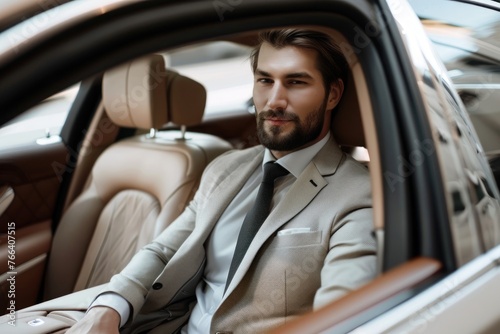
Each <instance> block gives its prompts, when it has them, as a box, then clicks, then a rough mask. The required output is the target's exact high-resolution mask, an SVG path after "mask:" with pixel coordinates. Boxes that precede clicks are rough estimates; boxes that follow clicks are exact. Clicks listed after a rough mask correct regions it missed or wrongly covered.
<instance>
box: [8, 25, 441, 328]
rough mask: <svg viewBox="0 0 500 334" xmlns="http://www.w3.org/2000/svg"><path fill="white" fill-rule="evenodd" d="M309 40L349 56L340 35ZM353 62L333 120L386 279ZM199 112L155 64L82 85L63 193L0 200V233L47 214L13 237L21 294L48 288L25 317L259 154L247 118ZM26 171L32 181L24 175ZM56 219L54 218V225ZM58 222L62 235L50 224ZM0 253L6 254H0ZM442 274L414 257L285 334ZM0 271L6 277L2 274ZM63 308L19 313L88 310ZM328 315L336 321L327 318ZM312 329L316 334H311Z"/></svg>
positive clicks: (101, 275)
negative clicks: (221, 171) (209, 175)
mask: <svg viewBox="0 0 500 334" xmlns="http://www.w3.org/2000/svg"><path fill="white" fill-rule="evenodd" d="M314 28H315V29H321V30H323V31H326V32H328V33H329V34H331V35H332V36H333V37H334V38H335V39H336V40H337V41H339V43H343V44H344V45H349V43H348V42H347V40H346V39H345V38H344V37H343V35H341V34H340V33H338V32H337V31H334V30H330V29H326V28H318V27H314ZM255 36H256V32H252V33H249V34H241V35H234V36H229V37H228V38H227V40H229V41H231V42H236V43H239V44H244V45H249V46H252V45H255V41H256V39H255ZM348 60H349V64H350V67H351V72H350V77H349V81H348V83H347V85H346V90H345V92H344V97H343V99H342V102H341V104H340V105H339V106H338V107H337V110H336V114H335V117H334V119H333V123H332V133H333V136H334V137H335V138H336V140H337V142H338V144H339V145H340V146H342V148H343V149H344V151H345V152H347V153H350V154H354V152H356V150H355V149H356V148H359V147H362V148H365V149H367V151H368V152H369V159H366V158H361V162H362V163H364V164H365V165H366V166H367V168H369V170H370V173H371V182H372V193H373V207H374V233H375V235H376V237H377V241H378V247H379V252H380V253H379V255H380V256H379V257H378V258H379V268H380V272H381V273H382V267H383V263H382V261H383V256H382V252H383V248H384V232H383V231H384V224H383V222H384V205H385V203H383V198H384V196H383V193H382V192H383V185H382V183H383V178H382V175H383V173H382V168H381V166H380V164H379V163H378V161H379V159H378V157H379V154H380V152H379V144H378V143H377V134H376V131H375V124H374V119H373V110H372V103H371V101H370V93H369V90H368V86H367V83H366V78H365V73H364V70H363V68H362V66H361V64H360V62H359V61H358V60H357V58H356V55H355V54H354V53H351V54H350V55H349V59H348ZM101 94H102V98H100V97H99V96H100V95H101ZM96 96H97V97H98V98H97V99H96ZM96 100H97V102H98V103H97V104H96ZM205 102H206V91H205V89H204V88H203V86H202V85H201V84H200V83H198V82H196V81H195V80H193V79H191V78H188V77H186V76H183V75H181V74H179V73H177V72H175V71H173V70H171V69H168V68H167V66H166V63H165V60H164V57H163V56H162V55H159V54H149V55H147V56H143V57H141V58H138V59H135V60H133V61H131V62H127V63H125V64H122V65H120V66H118V67H116V68H114V69H111V70H109V71H106V72H105V73H104V74H103V75H102V76H97V77H96V78H93V79H92V80H88V81H86V82H84V83H82V89H81V91H80V92H79V94H78V96H77V98H76V100H75V102H74V104H73V107H72V108H73V109H74V110H77V109H78V108H80V109H82V110H83V109H85V108H89V110H90V109H92V108H93V109H94V110H93V111H92V112H90V111H88V113H91V114H92V115H93V116H92V117H91V119H90V120H89V121H88V123H89V126H88V129H86V130H85V139H84V140H83V142H82V145H81V147H80V150H79V152H78V154H77V157H73V158H74V160H76V163H75V164H74V165H73V166H72V169H71V171H70V173H64V175H63V177H64V178H65V179H64V180H65V181H64V182H62V183H61V182H60V180H58V179H57V178H56V179H50V180H44V177H40V179H41V180H43V181H42V182H41V183H40V184H37V185H35V186H34V185H25V184H19V185H15V184H14V185H13V186H12V188H5V189H4V190H2V193H4V194H5V195H3V196H2V200H1V201H0V209H2V211H3V209H5V212H4V213H3V214H1V217H0V220H1V222H2V223H3V222H4V221H9V220H10V219H11V217H16V222H19V221H20V220H19V218H17V217H19V216H20V213H19V212H20V211H22V210H26V205H28V204H27V203H28V202H30V203H32V202H33V199H32V196H34V197H37V198H41V199H43V202H44V204H43V205H41V206H42V207H44V210H45V211H44V212H42V213H39V214H38V215H37V216H36V217H29V218H26V219H27V220H36V221H39V223H37V224H33V225H30V227H26V228H23V229H21V228H20V229H19V234H18V235H22V233H26V235H28V236H29V238H26V239H22V238H21V237H19V238H18V240H19V241H18V244H17V248H18V250H19V254H21V253H23V254H26V255H25V257H26V259H25V263H24V267H21V266H20V267H19V274H18V277H19V278H18V280H19V283H18V284H23V277H24V280H25V281H26V282H27V281H32V282H43V283H42V284H40V286H38V285H37V284H28V283H24V284H26V288H23V289H24V290H23V294H24V296H25V297H24V298H25V300H23V301H22V303H24V305H23V307H28V306H31V305H34V304H36V303H37V302H41V301H47V300H51V299H53V298H57V297H61V296H64V295H67V294H70V293H73V292H77V291H80V290H83V289H87V288H91V287H96V286H99V285H100V284H102V283H105V282H107V281H108V280H109V278H110V277H111V276H112V275H113V274H115V273H117V272H119V271H120V270H121V269H122V268H123V266H124V265H125V264H126V263H127V262H128V260H129V259H130V258H131V256H132V255H133V254H134V253H135V252H136V251H137V250H138V249H140V248H141V247H142V246H143V245H145V244H146V243H147V242H149V241H150V240H152V239H153V238H154V237H155V236H156V235H158V234H159V233H160V232H161V231H162V230H163V229H164V228H165V227H166V226H168V224H169V223H170V222H172V221H173V220H174V219H175V217H176V216H177V215H178V214H179V213H180V212H181V211H182V210H183V208H184V207H185V205H186V204H187V203H188V202H189V200H190V199H191V198H192V196H193V194H194V192H195V191H196V188H197V185H198V182H199V181H200V178H201V175H202V173H203V170H204V168H205V167H206V166H207V165H208V164H209V163H210V161H212V160H213V159H214V158H215V157H217V156H218V155H220V154H223V153H224V152H226V151H228V150H230V149H234V148H243V147H248V146H252V145H254V144H256V142H255V138H254V137H252V135H251V134H252V133H253V131H254V130H255V120H254V116H253V115H252V114H251V113H246V114H243V113H239V114H235V115H231V116H228V117H226V118H225V119H222V118H220V119H218V118H217V117H214V118H210V119H208V120H204V119H203V112H204V109H205ZM71 117H72V114H71V112H70V115H69V116H68V123H71V122H74V123H78V122H77V121H76V120H72V119H71ZM64 131H65V130H64V129H63V132H64ZM96 138H98V140H96ZM249 138H250V139H249ZM47 159H52V160H51V161H56V162H58V163H59V164H64V165H65V166H67V161H61V159H60V157H50V156H49V157H48V158H47ZM21 169H22V170H23V171H24V172H28V171H31V170H30V167H27V166H22V168H21ZM65 171H67V170H65ZM15 172H16V171H14V172H13V173H15ZM11 176H12V174H9V175H7V176H6V177H11ZM68 178H69V179H68ZM61 184H62V185H61ZM60 185H61V186H60ZM44 187H46V188H50V189H57V190H60V191H62V192H63V193H65V196H63V198H62V199H61V197H60V195H59V197H58V191H55V192H50V191H45V190H44ZM8 189H11V190H8ZM12 193H13V194H14V196H12V195H10V194H12ZM0 194H1V193H0ZM3 198H5V199H3ZM10 201H11V202H12V203H10V205H9V203H8V202H10ZM38 201H40V199H39V200H38ZM46 203H50V204H48V205H47V204H46ZM27 211H30V212H31V211H33V210H27ZM54 212H59V215H60V217H59V218H58V214H57V213H54ZM0 213H1V211H0ZM54 218H55V220H56V221H58V223H57V226H54V225H53V223H52V220H53V219H54ZM52 229H54V234H53V236H52ZM21 230H23V231H21ZM21 250H23V251H22V252H21ZM0 251H1V252H2V254H3V253H4V252H6V250H5V249H4V248H2V249H1V250H0ZM19 261H21V259H20V260H19ZM1 265H2V266H3V265H4V264H1ZM441 268H442V266H441V264H440V263H439V262H438V261H436V260H432V259H430V258H422V257H417V258H415V259H414V260H412V261H409V262H408V263H406V264H404V265H402V266H400V267H398V268H397V269H396V270H394V271H391V272H389V273H384V275H381V277H380V278H379V279H376V280H375V281H373V282H372V283H370V284H368V285H367V286H365V287H363V288H361V289H359V290H357V291H355V292H353V293H351V294H349V295H347V296H346V297H345V298H343V299H342V300H341V301H339V302H337V303H334V304H332V305H331V307H327V308H325V309H324V310H322V312H318V313H316V314H315V317H317V318H315V320H314V321H312V322H311V321H308V322H307V323H305V324H300V323H294V324H293V326H294V327H293V328H292V327H287V328H285V329H283V333H285V332H287V333H290V332H292V331H294V330H295V332H297V333H300V332H302V333H303V332H308V331H311V332H314V331H316V329H318V330H319V329H321V328H325V326H329V325H331V324H332V323H338V322H341V321H343V320H345V319H347V318H348V317H349V316H351V315H353V314H356V313H357V312H360V311H362V310H365V309H367V308H369V307H370V306H373V305H375V304H376V303H378V302H380V301H382V300H385V299H387V298H390V297H391V296H394V295H396V294H397V293H398V292H401V291H403V290H405V289H408V288H409V287H413V286H416V285H418V284H420V283H422V282H423V281H425V280H426V279H428V278H429V277H432V276H434V275H436V274H437V273H438V272H439V271H440V270H441ZM0 269H1V270H2V272H3V273H6V272H7V271H8V270H7V268H3V267H1V268H0ZM28 277H29V279H28ZM2 289H4V290H5V289H6V286H2ZM75 296H78V295H75ZM75 298H76V297H75ZM68 300H71V299H66V300H65V301H62V300H61V299H60V300H59V301H58V302H56V303H54V304H52V305H51V306H49V307H47V305H48V304H39V305H35V306H32V307H30V308H28V309H27V311H31V312H35V313H30V312H26V313H25V315H24V316H26V317H29V316H33V314H35V315H36V316H40V315H47V313H50V312H51V311H52V310H56V309H58V308H57V307H60V309H66V310H73V309H75V308H76V309H78V310H80V308H78V307H80V306H81V305H85V303H84V302H79V304H77V306H76V307H75V304H72V305H70V304H71V303H69V304H68ZM74 300H76V299H74ZM5 302H6V301H2V305H3V303H5ZM54 305H56V306H54ZM68 314H70V313H65V314H63V315H62V314H61V313H59V312H53V314H52V315H51V317H52V318H53V319H58V320H60V321H63V322H64V321H65V320H64V319H77V318H78V317H79V316H80V315H75V314H73V313H71V314H70V315H68ZM79 314H80V313H79ZM332 314H336V316H335V317H333V318H332ZM22 316H23V315H19V317H22ZM49 317H50V316H49ZM311 323H315V324H316V325H317V326H318V327H317V328H311V327H308V326H311ZM54 326H56V327H57V326H60V325H54ZM56 327H55V328H56Z"/></svg>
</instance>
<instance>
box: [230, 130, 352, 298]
mask: <svg viewBox="0 0 500 334" xmlns="http://www.w3.org/2000/svg"><path fill="white" fill-rule="evenodd" d="M343 157H344V155H343V153H342V151H341V150H340V149H339V147H338V145H337V144H336V143H335V141H334V140H333V139H330V140H329V141H328V142H327V143H326V144H325V146H324V147H323V148H322V149H321V150H320V151H319V152H318V154H317V155H316V156H315V157H314V159H313V160H312V161H311V162H310V163H309V164H308V165H307V167H306V168H305V169H304V171H303V172H302V173H301V174H300V176H299V177H298V178H297V180H296V181H295V182H294V183H293V185H292V186H291V187H290V190H289V191H288V193H287V194H286V196H285V197H284V199H283V200H282V201H281V202H280V203H279V204H278V205H277V206H276V207H275V208H274V210H273V211H272V212H271V213H270V214H269V216H268V217H267V219H266V220H265V221H264V223H263V225H262V227H261V229H260V230H259V231H258V232H257V234H256V235H255V238H254V240H253V241H252V243H251V244H250V246H249V248H248V250H247V252H246V254H245V257H244V258H243V260H242V261H241V263H240V266H239V267H238V270H237V271H236V273H235V274H234V277H233V280H232V281H231V284H230V285H229V286H228V289H227V293H226V295H225V298H226V297H227V296H228V295H229V294H230V293H231V291H232V290H234V288H235V287H236V286H237V285H238V284H239V282H240V281H241V280H242V278H243V276H244V275H245V274H246V272H247V271H248V269H249V268H250V265H251V264H252V261H253V260H254V258H255V256H256V255H257V253H258V251H259V249H260V248H261V247H262V246H263V244H264V243H265V242H266V240H268V239H269V238H270V237H271V236H273V235H274V234H275V233H276V231H277V230H278V229H279V228H280V227H281V226H283V225H284V224H285V223H287V222H288V221H290V220H291V219H293V217H295V216H296V215H297V214H298V213H299V212H301V211H302V210H304V208H306V207H307V205H309V203H311V201H312V200H313V199H314V198H315V197H316V195H317V194H318V193H319V192H320V191H321V189H323V188H324V187H325V186H327V185H328V182H327V180H326V179H325V176H330V175H333V174H335V172H336V170H337V168H338V166H339V164H340V163H341V161H342V160H343ZM225 298H224V299H225Z"/></svg>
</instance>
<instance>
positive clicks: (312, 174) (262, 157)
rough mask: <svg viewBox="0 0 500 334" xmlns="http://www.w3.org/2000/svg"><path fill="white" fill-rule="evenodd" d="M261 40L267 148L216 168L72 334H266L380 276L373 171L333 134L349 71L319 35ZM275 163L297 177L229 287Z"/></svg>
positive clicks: (280, 184)
mask: <svg viewBox="0 0 500 334" xmlns="http://www.w3.org/2000/svg"><path fill="white" fill-rule="evenodd" d="M261 40H262V42H261V44H260V45H259V46H258V47H257V48H256V49H255V50H254V52H253V54H252V66H253V72H254V77H255V81H254V90H253V99H254V103H255V108H256V119H257V128H258V136H259V139H260V141H261V143H262V144H263V146H256V147H253V148H250V149H246V150H240V151H232V152H229V153H227V154H224V155H223V156H221V157H219V158H217V159H216V160H215V161H213V162H212V163H211V164H210V165H209V166H208V167H207V169H206V171H205V173H204V175H203V177H202V180H201V183H200V187H199V189H198V191H197V193H196V195H195V197H194V199H193V201H192V202H191V203H190V204H189V206H188V207H187V208H186V210H185V211H184V212H183V213H182V214H181V215H180V216H179V217H178V219H176V220H175V221H174V222H173V223H172V224H171V225H170V226H169V227H168V228H167V229H166V230H165V231H164V232H163V233H162V234H161V235H160V236H159V237H158V238H156V239H155V240H154V241H153V242H152V243H151V244H149V245H148V246H146V247H144V249H143V250H141V251H140V252H139V253H138V254H137V255H136V256H135V257H134V258H133V259H132V260H131V262H130V263H129V264H128V266H127V267H126V268H125V269H124V270H123V271H122V272H121V273H120V274H118V275H115V276H114V277H113V278H112V279H111V281H110V283H109V284H108V286H107V290H106V291H105V292H104V293H103V294H101V295H100V296H99V297H98V298H97V300H96V301H95V302H94V304H93V305H91V308H90V309H89V311H88V313H87V315H86V316H85V317H84V318H83V319H82V320H81V321H80V322H78V323H77V324H76V325H75V326H74V327H72V328H71V329H70V331H69V333H86V332H96V333H97V332H101V333H118V330H119V328H120V327H123V326H124V327H123V328H124V329H123V331H124V332H127V331H129V332H134V331H135V332H141V331H147V330H150V329H152V332H158V333H173V332H182V333H190V334H191V333H208V332H210V333H216V332H221V333H258V332H263V331H267V330H270V329H272V328H273V327H276V326H279V325H282V324H284V323H285V322H286V321H287V320H288V319H291V318H293V317H296V316H297V315H299V314H301V313H304V312H305V311H309V310H312V309H316V308H319V307H321V306H323V305H325V304H327V303H329V302H331V301H332V300H335V299H336V298H339V297H341V296H343V295H344V294H346V293H347V292H349V291H352V290H354V289H356V288H358V287H359V286H361V285H363V284H364V283H367V282H368V281H369V280H371V279H372V278H374V276H375V272H376V270H375V266H376V259H375V249H376V247H375V240H374V238H373V236H372V229H373V222H372V209H371V190H370V178H369V173H368V171H367V169H366V168H365V167H364V166H363V165H361V164H359V163H358V162H356V161H355V160H353V159H352V158H351V157H350V156H348V155H346V154H345V153H343V152H342V151H341V150H340V149H339V147H338V145H337V144H336V142H335V139H334V138H333V137H332V136H331V135H330V121H331V118H332V112H333V110H334V108H335V107H336V105H337V104H338V103H339V101H340V99H341V97H342V93H343V89H344V83H345V82H346V77H347V70H348V67H347V66H348V65H347V63H346V61H345V59H344V57H343V56H342V53H341V51H340V49H339V48H338V46H337V45H335V44H334V43H333V42H332V41H331V40H330V38H329V37H328V36H327V35H325V34H322V33H319V32H315V31H308V30H298V29H284V30H274V31H270V32H266V33H263V34H261ZM268 161H276V163H278V164H280V165H281V166H283V167H285V168H286V169H287V170H288V172H289V174H288V175H285V176H282V177H279V178H278V179H277V180H276V181H275V188H274V196H273V202H272V205H271V206H272V210H271V213H270V214H269V216H268V217H267V219H265V221H264V223H263V224H262V226H261V227H260V229H259V230H258V231H257V233H256V235H255V237H253V239H252V241H251V244H250V246H249V247H248V249H247V250H246V252H245V253H244V256H243V259H242V260H241V262H240V263H239V266H237V269H236V271H235V272H234V276H232V279H230V280H228V272H229V271H230V265H231V260H232V258H233V254H234V253H235V249H236V244H237V239H238V234H239V231H240V229H241V228H242V224H243V220H244V218H245V215H246V213H247V212H248V211H249V210H250V208H251V207H252V205H253V202H254V201H255V198H256V196H257V192H258V189H259V183H260V181H261V180H262V174H263V171H262V166H263V165H264V163H266V162H268ZM226 284H227V286H226ZM127 328H128V329H127Z"/></svg>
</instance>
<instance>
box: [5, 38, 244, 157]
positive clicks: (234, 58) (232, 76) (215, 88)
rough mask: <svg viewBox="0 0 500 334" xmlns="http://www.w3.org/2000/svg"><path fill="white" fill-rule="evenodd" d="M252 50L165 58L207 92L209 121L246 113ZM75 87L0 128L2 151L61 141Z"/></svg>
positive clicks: (215, 49) (189, 51) (225, 46)
mask: <svg viewBox="0 0 500 334" xmlns="http://www.w3.org/2000/svg"><path fill="white" fill-rule="evenodd" d="M250 52H251V48H249V47H247V46H242V45H238V44H235V43H230V42H210V43H204V44H200V45H194V46H189V47H185V48H181V49H178V50H174V51H172V52H167V53H165V54H164V56H165V59H166V62H167V66H168V67H170V68H173V69H174V70H176V71H178V72H179V73H181V74H183V75H185V76H187V77H190V78H192V79H194V80H197V81H198V82H200V83H202V84H203V85H204V86H205V88H206V90H207V105H206V108H205V116H206V118H210V117H212V116H217V115H218V114H225V113H233V112H242V111H246V110H247V109H248V106H249V101H250V99H251V94H252V83H253V76H252V72H251V69H250V62H249V57H250ZM78 88H79V85H75V86H73V87H71V88H69V89H67V90H65V91H63V92H60V93H58V94H56V95H54V96H52V97H50V98H48V99H46V100H44V101H43V102H42V103H40V104H39V105H37V106H35V107H33V108H31V109H30V110H28V111H26V112H25V113H23V114H22V115H21V116H19V117H16V118H15V119H13V120H11V121H10V122H9V123H7V124H5V125H4V126H3V127H1V128H0V149H2V148H7V147H11V148H12V147H16V146H20V145H25V144H30V143H33V142H34V141H37V140H38V143H39V144H43V143H50V142H53V141H56V140H58V138H59V137H58V135H59V133H60V132H61V128H62V126H63V125H64V122H65V120H66V117H67V115H68V112H69V110H70V108H71V105H72V103H73V101H74V99H75V97H76V94H77V92H78Z"/></svg>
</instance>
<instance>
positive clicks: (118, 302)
mask: <svg viewBox="0 0 500 334" xmlns="http://www.w3.org/2000/svg"><path fill="white" fill-rule="evenodd" d="M94 306H107V307H110V308H112V309H113V310H115V311H116V312H118V314H120V328H122V327H123V326H124V325H125V324H126V323H127V320H128V318H129V317H130V305H129V303H128V301H127V300H126V299H125V298H123V297H122V296H120V295H119V294H117V293H114V292H105V293H103V294H102V295H99V296H98V297H97V298H96V299H95V300H94V302H93V303H92V304H91V305H90V307H89V309H90V308H92V307H94Z"/></svg>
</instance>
